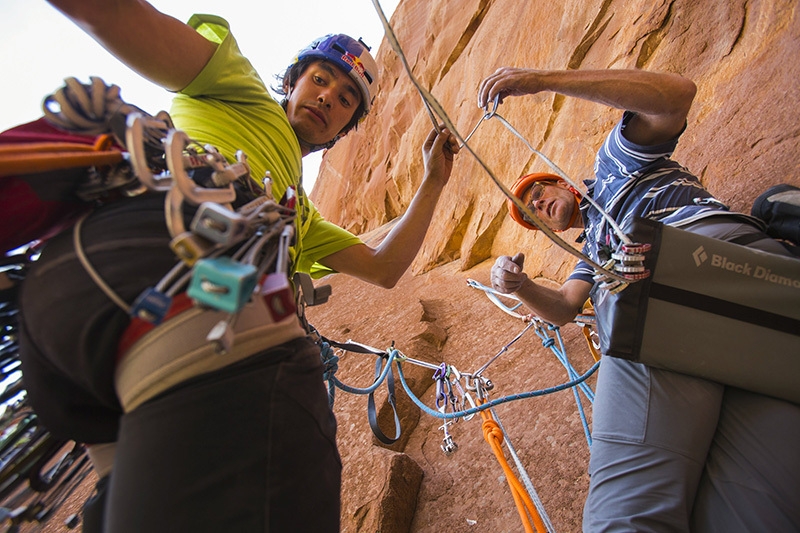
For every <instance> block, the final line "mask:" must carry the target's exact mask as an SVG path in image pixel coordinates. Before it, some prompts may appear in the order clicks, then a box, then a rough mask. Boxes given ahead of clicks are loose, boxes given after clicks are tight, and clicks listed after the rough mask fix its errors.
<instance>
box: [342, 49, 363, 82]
mask: <svg viewBox="0 0 800 533" xmlns="http://www.w3.org/2000/svg"><path fill="white" fill-rule="evenodd" d="M342 61H344V62H345V63H347V64H348V65H350V67H351V68H352V69H353V70H355V71H356V72H358V75H359V76H361V77H362V78H363V77H364V71H365V70H366V68H365V67H364V64H363V63H362V62H361V60H360V59H359V58H358V57H356V56H354V55H353V54H351V53H350V52H345V53H344V54H342Z"/></svg>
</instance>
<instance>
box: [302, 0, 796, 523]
mask: <svg viewBox="0 0 800 533" xmlns="http://www.w3.org/2000/svg"><path fill="white" fill-rule="evenodd" d="M392 24H393V26H394V30H395V32H396V34H397V36H398V38H399V41H400V44H401V46H402V47H403V50H404V52H405V55H406V57H407V59H408V61H409V63H410V65H411V67H412V69H413V73H414V75H415V76H416V77H417V78H418V79H419V81H420V82H421V83H422V84H423V85H424V86H425V87H426V88H428V89H429V90H431V91H432V93H433V94H434V96H435V97H436V98H437V100H438V101H439V102H440V103H441V105H442V106H443V107H444V109H445V110H446V111H447V113H448V115H449V117H450V119H451V120H452V121H453V123H454V124H455V125H456V127H457V129H458V130H459V132H460V133H461V135H462V136H466V135H467V134H468V133H469V132H470V131H472V129H473V128H474V127H475V125H476V124H477V123H478V122H479V120H480V119H481V117H482V115H483V111H482V110H481V109H479V108H478V107H477V104H476V93H477V87H478V85H479V83H480V81H481V80H482V79H483V78H484V77H485V76H487V75H488V74H490V73H492V72H493V71H494V70H495V69H496V68H498V67H501V66H530V67H536V68H543V69H560V68H576V69H578V68H580V69H592V68H632V67H638V68H643V69H652V70H667V71H672V72H677V73H680V74H682V75H684V76H686V77H689V78H691V79H692V80H694V81H695V82H696V83H697V86H698V93H697V96H696V98H695V103H694V107H693V109H692V111H691V113H690V115H689V119H688V125H687V129H686V132H685V133H684V135H683V137H682V140H681V143H680V145H679V147H678V150H677V152H676V154H675V159H677V160H678V161H680V162H681V163H683V164H684V165H685V166H686V167H687V168H688V169H689V170H691V171H692V172H694V173H695V174H697V175H698V176H699V177H700V178H701V180H702V182H703V183H704V184H705V185H706V187H708V188H709V189H710V190H711V191H712V192H713V193H714V194H715V195H716V196H717V197H718V198H719V199H720V200H722V201H723V202H726V203H728V204H729V205H730V206H731V207H732V208H733V209H734V210H740V211H748V212H749V209H750V205H751V204H752V201H753V199H754V198H755V197H756V196H757V195H758V194H759V193H760V192H762V191H763V190H764V189H766V188H767V187H768V186H770V185H773V184H776V183H780V182H787V183H792V184H795V185H800V172H798V163H797V161H798V156H800V140H798V126H797V125H798V123H800V120H798V118H800V117H798V114H800V112H799V111H798V110H799V109H800V89H798V86H797V79H798V69H797V67H795V66H794V65H795V64H796V57H797V55H798V52H800V44H798V43H800V22H799V21H798V15H797V10H796V6H795V3H794V2H793V1H791V0H783V1H781V0H772V1H770V0H756V1H747V2H746V1H745V0H713V1H710V2H695V1H692V0H676V1H674V2H655V3H654V2H647V1H644V0H637V1H624V2H623V1H619V0H603V1H586V0H580V1H577V0H565V1H564V2H556V3H554V2H549V1H548V2H545V1H544V0H459V1H446V0H403V2H401V4H400V5H399V7H398V9H397V10H396V12H395V14H394V16H393V19H392ZM377 59H378V62H379V64H380V65H381V66H382V71H381V75H380V81H379V85H380V90H379V93H378V96H377V98H376V101H375V112H374V113H372V114H371V115H370V116H369V117H368V118H367V120H366V121H365V122H364V123H362V124H361V125H360V126H359V129H358V130H357V131H356V132H354V133H351V134H350V135H348V136H347V137H346V138H345V139H344V140H342V141H340V142H339V143H338V144H337V145H336V147H335V148H333V149H331V150H329V151H328V153H327V154H326V156H325V158H324V160H323V165H322V167H321V172H320V176H319V178H318V180H317V182H316V186H315V189H314V191H313V194H312V200H313V201H314V203H315V204H316V205H317V207H318V208H319V209H320V211H321V212H322V213H323V214H324V215H325V216H326V218H328V219H329V220H331V221H333V222H335V223H338V224H340V225H342V226H344V227H346V228H348V229H350V230H351V231H353V232H354V233H357V234H367V233H368V232H371V231H373V230H378V229H379V228H381V226H383V225H384V224H386V223H387V222H389V221H390V220H392V219H394V218H396V217H397V216H399V215H401V214H402V213H403V212H404V211H405V209H406V207H407V205H408V204H409V202H410V201H411V198H412V197H413V194H414V192H415V190H416V188H417V187H418V185H419V183H420V180H421V178H422V156H421V144H422V142H423V139H424V138H425V137H426V135H427V134H428V131H429V130H430V129H431V121H430V119H429V117H428V113H427V112H426V111H425V109H424V107H423V105H422V102H421V99H420V97H419V95H418V94H417V93H416V91H415V90H414V88H413V86H412V83H411V81H410V80H409V77H408V76H407V75H406V73H405V71H404V70H403V68H402V65H401V63H400V61H399V59H398V58H397V56H396V55H395V53H394V52H393V51H392V50H391V48H390V47H389V46H388V43H387V42H386V41H385V40H384V42H383V43H382V44H381V47H380V49H379V51H378V54H377ZM499 113H500V114H501V115H502V116H503V117H504V118H506V119H507V120H508V121H509V122H510V123H511V124H512V125H513V126H514V128H516V129H517V130H518V131H519V132H520V134H522V135H523V136H524V137H525V138H526V139H527V140H528V141H529V142H530V143H531V144H532V145H533V146H534V147H535V148H536V149H537V150H540V151H542V152H543V153H545V154H546V155H547V156H548V157H549V158H550V159H552V160H553V161H554V162H555V163H556V164H557V165H558V166H559V167H560V168H562V169H563V170H564V171H565V172H566V173H567V174H568V175H569V176H570V177H572V178H573V180H576V181H580V180H582V179H584V178H586V177H590V176H591V172H592V165H593V161H594V154H595V152H596V150H597V148H598V147H599V145H600V144H601V143H602V141H603V139H604V137H605V135H606V134H607V132H608V131H609V129H610V128H611V127H612V126H613V124H614V123H615V122H616V121H617V120H618V119H619V117H620V112H619V111H616V110H611V109H608V108H605V107H603V106H601V105H598V104H593V103H588V102H582V101H578V100H573V99H568V98H561V97H554V96H553V95H552V94H542V95H537V96H532V97H525V98H516V99H513V98H512V99H509V100H508V101H507V102H506V103H505V104H503V105H502V106H500V109H499ZM469 144H470V147H471V148H472V149H473V150H474V151H475V152H476V153H477V154H479V155H480V157H481V158H482V159H483V160H484V161H485V162H486V164H487V165H488V166H489V167H490V168H491V169H492V170H493V171H494V173H495V175H496V176H497V177H498V179H499V180H500V181H501V182H502V183H504V184H505V185H506V186H510V185H511V184H512V183H513V182H514V181H515V180H516V179H517V177H519V176H520V175H522V174H524V173H529V172H537V171H547V170H548V167H547V166H546V165H545V164H544V163H543V162H542V161H541V160H540V159H539V158H538V157H537V156H535V155H534V154H533V153H532V152H531V151H530V150H529V149H528V148H527V147H526V146H525V145H524V144H523V143H522V142H521V141H520V140H519V139H517V138H516V137H515V136H514V135H513V134H511V133H510V132H509V131H508V130H506V129H505V128H504V127H503V126H502V124H500V122H499V121H497V120H489V121H485V122H483V123H482V124H481V125H480V127H479V129H478V131H477V132H476V133H475V134H474V136H473V137H472V139H471V140H470V143H469ZM573 237H574V235H572V234H570V233H569V232H568V233H567V235H566V240H568V241H571V240H572V238H573ZM519 250H524V251H525V252H526V271H528V272H529V274H530V275H531V276H537V275H538V276H541V277H542V278H546V279H550V280H553V281H554V282H561V281H563V279H564V278H565V277H566V276H567V275H568V273H569V272H570V271H571V269H572V265H573V264H574V258H573V257H572V256H570V255H568V254H566V253H565V252H562V251H561V250H558V249H556V248H555V247H554V246H553V244H552V243H551V242H550V241H548V240H547V239H546V238H544V237H543V236H541V235H534V234H533V233H531V232H528V231H526V230H524V229H523V228H521V227H520V226H518V225H517V224H515V223H513V221H511V220H510V219H509V218H508V217H507V212H506V207H505V197H504V196H503V194H502V192H501V191H500V189H499V188H498V187H497V186H496V185H495V184H494V182H493V181H492V179H491V178H490V177H489V175H488V174H487V173H486V172H485V171H484V170H483V169H482V168H481V167H480V166H479V165H478V164H477V163H476V161H475V160H474V158H473V157H472V156H471V155H470V154H469V153H468V152H467V151H466V150H462V152H461V154H460V155H459V156H458V157H457V160H456V163H455V167H454V171H453V176H452V178H451V181H450V183H449V184H448V186H447V187H446V189H445V191H444V193H443V195H442V199H441V201H440V203H439V207H438V210H437V213H436V215H435V217H434V221H433V225H432V227H431V229H430V231H429V232H428V236H427V239H426V241H425V244H424V246H423V249H422V251H421V253H420V255H419V257H418V258H417V260H416V261H415V263H414V265H413V267H412V271H411V272H410V273H409V274H407V275H406V276H405V277H404V278H403V279H402V280H401V282H400V284H399V287H398V288H395V289H394V290H392V291H385V290H382V289H377V288H373V287H371V286H368V285H366V284H364V283H361V282H359V281H357V280H351V279H346V278H343V277H335V278H333V279H332V280H326V281H327V282H330V283H333V285H334V292H333V296H332V297H331V300H330V302H329V303H328V304H326V305H324V306H321V307H319V308H312V309H310V310H309V315H310V317H311V320H312V323H314V325H315V326H317V327H318V328H319V329H320V331H321V332H322V333H323V334H325V335H327V336H329V337H330V338H333V339H335V340H340V341H343V340H346V339H348V338H352V339H354V340H358V341H361V342H364V343H367V344H370V345H373V346H378V347H382V348H385V347H388V346H389V344H390V343H391V342H392V341H395V342H396V344H397V346H398V348H400V350H401V351H403V352H404V353H406V354H407V355H409V356H410V357H414V356H419V357H420V358H423V359H425V360H428V361H431V362H433V363H435V364H438V363H439V362H441V361H446V362H448V363H449V364H453V365H456V366H457V367H458V368H459V369H461V370H464V371H471V370H475V369H476V368H478V367H479V366H480V364H482V363H483V362H485V361H486V360H487V359H488V358H489V357H490V356H491V355H493V354H495V353H496V352H497V351H498V350H499V349H500V348H502V346H503V344H505V343H506V342H508V341H509V340H511V338H513V337H514V335H516V333H518V332H519V331H520V330H521V329H522V326H521V324H520V323H518V322H515V321H514V319H512V318H510V317H508V316H507V315H504V314H503V313H502V312H500V311H499V310H497V309H496V308H495V307H494V306H493V305H492V304H490V303H489V302H488V300H486V298H485V297H484V296H483V295H482V294H478V291H475V290H473V289H469V288H468V287H466V283H465V280H466V278H470V277H471V278H474V279H477V280H478V281H481V282H482V283H487V282H488V270H489V267H490V265H491V263H492V262H493V258H494V257H496V256H498V255H501V254H512V253H514V252H516V251H519ZM562 331H563V332H564V334H565V336H566V338H567V351H568V353H569V354H570V355H571V356H574V357H575V364H576V366H578V367H579V369H580V370H585V369H586V368H588V366H590V365H591V359H590V357H589V355H588V352H587V348H586V344H585V342H584V341H583V337H582V335H580V332H579V331H578V329H577V326H574V325H567V326H565V327H564V328H562ZM373 365H374V362H373V360H371V359H370V360H366V359H365V358H364V356H357V355H348V356H347V357H346V358H344V359H343V360H342V361H340V363H339V367H340V372H341V373H342V376H343V377H344V378H349V380H350V382H354V383H355V384H357V385H359V386H366V385H368V384H369V383H370V382H371V380H372V372H373ZM407 366H408V365H407ZM409 373H412V371H411V370H409ZM431 374H432V373H431V372H428V371H423V370H417V371H415V372H413V377H414V379H415V380H416V387H417V388H416V389H415V390H418V391H420V394H422V398H423V400H426V402H427V403H428V405H431V406H432V405H433V391H432V388H430V385H431V384H432V383H433V381H432V380H431ZM488 375H489V377H490V378H491V379H492V380H493V381H494V382H495V384H496V386H497V387H498V391H497V392H496V395H495V397H499V396H500V395H504V394H510V393H515V392H523V391H526V390H531V389H535V388H539V387H543V386H550V385H554V384H557V383H560V382H562V381H565V372H564V370H563V368H561V367H560V365H559V364H558V363H557V362H556V361H555V359H554V358H553V356H552V355H551V353H550V352H549V350H546V349H544V348H543V347H542V346H541V342H540V341H539V339H538V338H536V337H533V336H531V335H527V336H526V337H525V339H524V340H523V341H520V344H519V348H518V350H517V351H516V352H512V353H509V354H508V356H507V357H506V356H505V355H504V356H503V357H502V358H500V359H499V360H498V362H497V363H496V364H495V365H493V367H492V368H491V369H490V372H489V374H488ZM400 396H401V397H403V396H404V395H403V394H402V393H400ZM383 398H385V394H384V395H383V396H379V405H381V404H382V402H384V399H383ZM336 402H337V405H336V408H335V411H336V414H337V417H338V419H339V443H340V449H341V453H342V457H343V462H344V487H343V509H342V529H343V531H346V532H356V531H359V532H360V531H377V530H380V531H382V532H383V533H387V532H388V531H398V532H399V531H414V532H428V531H431V532H433V531H441V530H442V529H443V528H444V529H447V530H451V531H472V530H473V529H474V530H476V531H477V530H481V531H521V530H522V526H521V524H520V519H519V516H518V515H517V512H516V508H515V506H514V503H513V499H512V496H511V494H510V492H509V490H508V487H507V484H506V482H505V480H504V479H503V477H502V470H501V469H500V466H499V465H498V464H497V462H496V460H495V458H494V456H493V454H492V453H491V450H490V448H489V446H488V444H487V443H486V442H484V440H483V438H482V434H481V429H480V421H479V419H477V418H476V419H473V420H472V421H468V422H467V421H463V422H459V423H458V424H456V425H455V427H454V428H451V433H452V434H453V435H454V438H455V439H456V441H457V443H458V444H459V450H458V451H457V452H456V453H455V454H452V455H450V456H445V455H444V454H443V453H442V452H441V450H440V449H439V444H440V443H441V439H442V431H441V430H439V429H438V428H439V426H441V422H440V421H438V420H436V419H433V418H432V417H430V416H429V415H426V414H424V413H423V414H422V415H419V410H418V409H416V408H415V407H409V406H406V407H403V409H401V411H402V413H401V414H402V416H403V417H404V418H403V424H404V431H405V432H406V434H405V437H404V439H403V442H402V447H399V448H398V447H394V448H390V449H388V450H387V449H385V448H379V447H377V446H376V445H375V444H374V442H376V441H374V440H373V439H372V436H371V433H370V430H369V425H368V424H367V418H366V398H364V397H354V396H352V395H348V394H346V393H342V392H341V391H340V392H339V394H338V395H337V400H336ZM498 414H499V416H500V417H501V419H502V422H503V424H504V425H505V426H506V429H507V430H508V431H509V438H510V439H511V441H512V442H513V445H514V446H515V448H517V451H518V453H519V454H520V456H521V459H522V460H523V463H524V464H525V466H526V468H528V474H529V475H530V476H531V478H532V481H533V483H534V486H535V487H536V489H537V491H538V492H539V496H540V497H541V499H542V501H543V503H544V506H545V509H546V510H547V512H548V513H549V515H550V518H551V519H552V521H553V523H554V525H555V529H556V530H559V531H579V530H580V521H581V512H582V507H583V500H584V498H585V494H586V488H587V486H588V474H587V473H586V464H587V461H588V446H587V445H586V439H585V437H584V435H583V432H582V429H581V424H580V422H579V419H578V415H577V412H576V407H575V403H574V400H573V398H572V394H571V393H570V392H568V391H567V392H562V393H560V394H558V395H553V396H552V397H546V398H541V399H531V400H524V401H520V402H514V404H513V405H510V406H508V407H507V408H505V407H504V408H501V409H499V411H498ZM590 415H591V409H589V416H590ZM382 416H386V415H385V414H384V415H382ZM381 420H382V421H383V422H384V424H383V425H382V427H383V428H384V431H385V432H387V434H391V433H392V428H393V422H392V419H391V418H385V419H383V418H381ZM398 453H404V454H406V455H407V456H408V457H409V458H411V459H413V462H415V463H416V464H417V465H418V466H419V467H420V468H421V470H422V472H423V477H422V481H421V483H420V482H419V481H418V472H417V470H416V468H413V465H412V466H409V463H408V461H406V460H405V458H403V459H402V460H400V459H398V457H397V456H396V454H398ZM417 486H419V488H418V489H415V487H417ZM400 495H402V497H401V496H400ZM401 501H402V502H405V503H403V504H402V505H401V504H400V503H397V502H401ZM403 505H405V507H403ZM398 517H400V518H398ZM473 522H474V524H473Z"/></svg>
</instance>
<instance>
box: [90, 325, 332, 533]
mask: <svg viewBox="0 0 800 533" xmlns="http://www.w3.org/2000/svg"><path fill="white" fill-rule="evenodd" d="M321 376H322V368H321V363H320V358H319V349H318V347H316V346H315V345H314V344H313V343H312V342H311V341H310V340H308V339H305V338H303V339H298V340H295V341H291V342H289V343H287V344H285V345H282V346H279V347H276V348H273V349H271V350H268V351H267V352H265V353H263V354H259V355H256V356H254V357H253V358H251V359H248V360H245V361H243V362H241V363H239V364H236V365H233V366H230V367H226V368H224V369H222V370H220V371H218V372H215V373H213V374H211V375H207V376H200V377H197V378H194V379H192V380H190V381H188V382H185V383H183V384H181V385H179V386H177V387H175V388H173V389H171V390H169V391H167V392H165V393H164V394H162V395H160V396H158V397H156V398H154V399H152V400H150V401H149V402H147V403H145V404H143V405H142V406H140V407H139V408H137V409H135V410H134V411H133V412H131V413H128V414H126V415H124V416H123V417H122V422H121V427H120V434H119V439H118V448H117V456H116V461H115V464H114V469H113V472H112V476H111V487H110V493H109V501H108V507H107V519H106V531H107V532H109V533H118V532H128V531H129V532H131V533H141V532H143V531H146V532H148V533H155V532H160V531H163V532H165V533H166V532H170V533H171V532H175V531H192V532H193V533H197V532H204V531H208V532H215V533H216V532H220V531H236V532H267V531H272V532H284V531H286V532H290V531H314V532H327V531H338V529H339V500H340V494H339V488H340V480H341V461H340V458H339V454H338V451H337V449H336V424H335V421H334V417H333V413H332V412H331V411H330V408H329V407H328V400H327V393H326V391H325V389H324V387H323V384H322V379H321Z"/></svg>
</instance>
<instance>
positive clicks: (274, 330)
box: [115, 297, 306, 413]
mask: <svg viewBox="0 0 800 533" xmlns="http://www.w3.org/2000/svg"><path fill="white" fill-rule="evenodd" d="M228 316H229V315H228V314H227V313H225V312H222V311H215V310H209V309H203V308H199V307H192V308H190V309H188V310H187V311H184V312H182V313H180V314H178V315H177V316H175V317H173V318H171V319H170V320H167V321H166V322H164V323H162V324H160V325H159V326H157V327H156V328H154V329H152V330H151V331H149V332H148V333H146V334H144V335H143V336H141V337H140V338H139V339H138V340H137V341H136V343H135V344H133V346H131V347H130V349H129V350H127V351H126V352H125V354H124V355H123V357H122V358H121V360H120V361H119V362H118V363H117V368H116V372H115V386H116V390H117V396H118V397H119V400H120V403H121V404H122V407H123V409H124V411H125V412H126V413H127V412H130V411H132V410H134V409H136V407H138V406H139V405H141V404H142V403H144V402H146V401H147V400H149V399H150V398H153V397H154V396H156V395H157V394H160V393H161V392H163V391H165V390H167V389H168V388H170V387H172V386H174V385H177V384H179V383H181V382H183V381H186V380H188V379H191V378H193V377H195V376H198V375H200V374H204V373H207V372H212V371H214V370H218V369H220V368H223V367H225V366H228V365H231V364H233V363H236V362H238V361H241V360H243V359H246V358H248V357H250V356H251V355H255V354H257V353H259V352H261V351H263V350H266V349H268V348H272V347H274V346H278V345H280V344H283V343H285V342H288V341H290V340H293V339H296V338H299V337H303V336H305V335H306V332H305V330H304V329H303V328H302V326H301V325H300V319H299V318H298V316H297V315H296V314H295V313H291V314H290V315H289V316H288V317H287V318H284V319H283V320H280V321H278V322H274V321H273V320H272V318H271V317H270V314H269V312H268V311H267V309H266V305H265V304H264V301H263V299H262V298H258V297H256V298H253V299H252V300H251V301H250V302H248V303H247V304H246V305H245V306H244V307H243V308H242V310H241V311H240V312H239V315H238V316H237V317H236V321H235V324H233V325H232V326H231V327H232V329H233V337H232V339H233V345H232V347H231V349H230V350H228V351H227V352H225V353H220V352H219V351H218V345H217V343H216V342H213V341H208V340H206V335H208V332H209V331H211V329H212V328H213V327H214V326H215V325H217V324H218V323H219V322H220V321H222V320H224V319H226V318H227V317H228Z"/></svg>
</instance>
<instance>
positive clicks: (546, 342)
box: [536, 324, 599, 448]
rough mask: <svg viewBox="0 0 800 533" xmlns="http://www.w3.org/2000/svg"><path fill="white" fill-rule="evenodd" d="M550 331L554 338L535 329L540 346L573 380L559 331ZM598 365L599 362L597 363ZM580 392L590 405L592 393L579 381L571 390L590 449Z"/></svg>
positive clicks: (575, 375) (589, 430)
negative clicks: (546, 349) (554, 358)
mask: <svg viewBox="0 0 800 533" xmlns="http://www.w3.org/2000/svg"><path fill="white" fill-rule="evenodd" d="M548 329H549V330H550V331H553V332H554V333H555V336H556V338H553V337H550V336H549V335H548V334H547V333H546V332H545V331H544V328H543V327H541V326H537V327H536V334H537V335H538V336H539V338H541V339H542V345H543V346H544V347H545V348H550V351H551V352H553V354H554V355H555V356H556V359H558V360H559V361H560V362H561V364H562V365H563V366H564V368H565V369H566V370H567V377H568V378H569V379H575V378H576V377H578V373H577V372H576V371H575V368H574V367H573V366H572V364H571V363H570V362H569V360H568V359H567V356H566V349H565V348H564V339H563V337H562V336H561V329H560V328H559V327H558V326H555V325H553V324H550V325H549V326H548ZM556 340H558V347H556ZM598 364H599V361H598ZM579 390H580V391H582V392H583V394H584V395H585V396H586V399H587V400H589V402H590V403H592V402H594V393H593V392H592V389H591V387H589V385H588V384H587V383H586V382H585V381H581V382H580V383H579V384H578V386H577V387H573V388H572V395H573V396H574V398H575V405H577V407H578V416H579V417H580V419H581V425H582V426H583V433H584V435H585V436H586V442H587V444H588V445H589V447H590V448H591V446H592V431H591V429H590V428H589V422H588V420H587V419H586V413H585V411H584V408H583V403H582V402H581V397H580V394H578V391H579Z"/></svg>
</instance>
